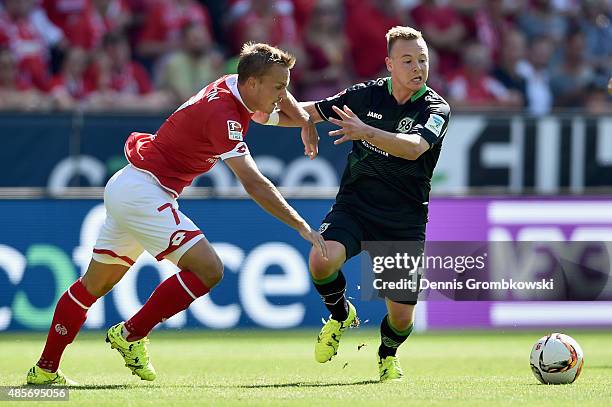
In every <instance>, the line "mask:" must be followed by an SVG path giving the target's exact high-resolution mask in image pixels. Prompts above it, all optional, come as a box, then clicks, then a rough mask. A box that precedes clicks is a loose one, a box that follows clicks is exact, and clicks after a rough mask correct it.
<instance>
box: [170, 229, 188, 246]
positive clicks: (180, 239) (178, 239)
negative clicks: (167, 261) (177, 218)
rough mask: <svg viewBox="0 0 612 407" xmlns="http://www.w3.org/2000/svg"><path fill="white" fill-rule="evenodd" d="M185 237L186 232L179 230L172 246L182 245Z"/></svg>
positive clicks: (172, 241)
mask: <svg viewBox="0 0 612 407" xmlns="http://www.w3.org/2000/svg"><path fill="white" fill-rule="evenodd" d="M185 237H186V235H185V232H178V233H177V234H176V235H174V237H173V238H172V240H171V244H172V246H180V245H181V243H183V240H185Z"/></svg>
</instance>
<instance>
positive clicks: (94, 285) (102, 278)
mask: <svg viewBox="0 0 612 407" xmlns="http://www.w3.org/2000/svg"><path fill="white" fill-rule="evenodd" d="M129 269H130V267H129V266H125V265H122V264H105V263H100V262H98V261H96V260H93V259H92V260H91V262H90V263H89V267H88V268H87V271H86V272H85V275H84V276H83V277H82V278H81V282H82V283H83V285H84V286H85V289H86V290H87V291H88V292H89V293H90V294H92V295H94V296H96V297H102V296H104V295H106V294H107V293H108V292H109V291H110V290H111V289H112V288H113V287H114V286H115V284H117V283H118V282H119V281H120V280H121V279H122V278H123V276H124V275H125V273H127V271H128V270H129Z"/></svg>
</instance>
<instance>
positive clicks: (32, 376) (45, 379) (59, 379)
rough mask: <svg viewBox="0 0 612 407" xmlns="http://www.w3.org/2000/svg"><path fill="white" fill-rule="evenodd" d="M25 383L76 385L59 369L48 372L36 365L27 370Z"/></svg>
mask: <svg viewBox="0 0 612 407" xmlns="http://www.w3.org/2000/svg"><path fill="white" fill-rule="evenodd" d="M26 383H27V384H33V385H43V386H77V385H78V383H77V382H75V381H74V380H70V379H69V378H67V377H66V376H64V374H63V373H62V371H61V370H59V369H58V370H57V372H53V373H52V372H48V371H46V370H45V369H41V368H40V367H38V366H37V365H34V367H32V368H31V369H30V370H28V376H27V377H26Z"/></svg>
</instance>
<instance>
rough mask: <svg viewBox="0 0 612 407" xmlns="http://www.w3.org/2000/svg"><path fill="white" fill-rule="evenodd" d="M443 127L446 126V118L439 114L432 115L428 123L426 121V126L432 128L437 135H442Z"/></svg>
mask: <svg viewBox="0 0 612 407" xmlns="http://www.w3.org/2000/svg"><path fill="white" fill-rule="evenodd" d="M442 127H444V118H443V117H442V116H438V115H437V114H432V115H430V116H429V119H428V120H427V123H425V128H426V129H429V130H431V132H432V133H433V134H435V135H436V137H440V133H442Z"/></svg>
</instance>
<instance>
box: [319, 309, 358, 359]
mask: <svg viewBox="0 0 612 407" xmlns="http://www.w3.org/2000/svg"><path fill="white" fill-rule="evenodd" d="M348 308H349V309H348V317H346V319H345V320H344V321H342V322H339V321H336V320H335V319H332V318H331V317H330V318H329V319H328V320H327V322H326V323H325V325H323V328H321V332H319V336H318V337H317V343H316V344H315V359H316V361H317V362H319V363H325V362H327V361H330V360H331V359H332V358H333V357H334V356H335V355H336V354H337V353H338V346H340V338H342V334H343V333H344V331H346V329H347V328H348V327H357V326H359V319H358V318H357V310H355V307H354V306H353V304H351V303H350V302H348Z"/></svg>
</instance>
